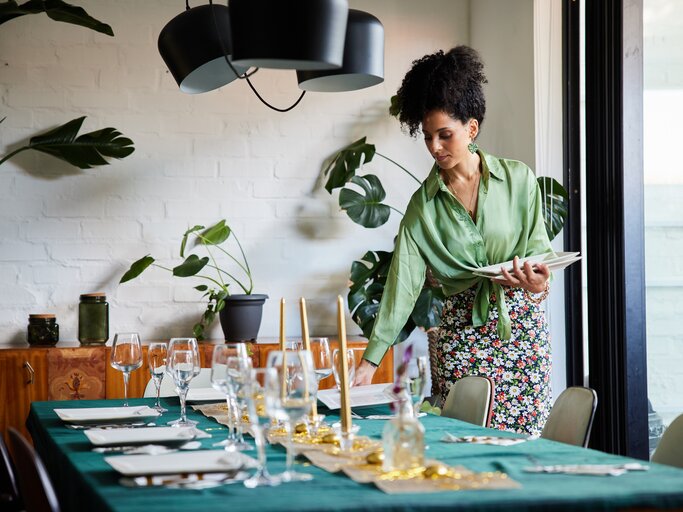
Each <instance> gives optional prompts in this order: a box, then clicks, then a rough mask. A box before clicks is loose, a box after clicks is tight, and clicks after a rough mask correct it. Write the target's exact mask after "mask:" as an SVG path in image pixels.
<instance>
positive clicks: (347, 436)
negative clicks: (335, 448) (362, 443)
mask: <svg viewBox="0 0 683 512" xmlns="http://www.w3.org/2000/svg"><path fill="white" fill-rule="evenodd" d="M355 437H356V434H354V433H353V432H341V433H340V434H339V449H340V450H341V451H342V452H350V451H353V441H354V439H355Z"/></svg>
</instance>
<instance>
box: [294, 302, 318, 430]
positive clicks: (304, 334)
mask: <svg viewBox="0 0 683 512" xmlns="http://www.w3.org/2000/svg"><path fill="white" fill-rule="evenodd" d="M299 312H300V313H301V338H302V339H303V341H304V350H308V351H309V352H310V353H311V357H313V351H312V350H311V338H310V337H309V335H308V315H307V314H306V299H304V298H303V297H301V298H300V299H299ZM313 366H315V358H314V364H313ZM313 370H315V368H313ZM317 415H318V404H317V403H316V400H313V403H312V404H311V417H315V416H317Z"/></svg>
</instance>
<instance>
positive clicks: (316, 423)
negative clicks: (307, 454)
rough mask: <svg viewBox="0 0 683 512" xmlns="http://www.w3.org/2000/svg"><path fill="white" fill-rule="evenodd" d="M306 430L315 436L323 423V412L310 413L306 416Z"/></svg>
mask: <svg viewBox="0 0 683 512" xmlns="http://www.w3.org/2000/svg"><path fill="white" fill-rule="evenodd" d="M307 423H308V432H309V434H310V435H311V437H316V436H317V435H318V432H319V431H320V427H322V426H323V425H324V424H325V415H324V414H311V415H309V416H308V418H307Z"/></svg>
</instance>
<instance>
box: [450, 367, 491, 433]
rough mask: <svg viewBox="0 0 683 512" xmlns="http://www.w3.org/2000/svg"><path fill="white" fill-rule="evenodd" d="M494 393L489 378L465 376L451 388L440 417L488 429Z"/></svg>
mask: <svg viewBox="0 0 683 512" xmlns="http://www.w3.org/2000/svg"><path fill="white" fill-rule="evenodd" d="M494 392H495V385H494V383H493V380H492V379H491V378H490V377H486V376H483V375H467V376H466V377H463V378H462V379H460V380H457V381H456V382H455V383H454V384H453V385H452V386H451V389H450V390H449V391H448V396H446V401H445V402H444V404H443V407H442V408H441V416H446V417H448V418H455V419H458V420H462V421H466V422H467V423H474V424H475V425H480V426H482V427H488V426H489V424H490V423H491V417H492V416H493V402H494V399H493V396H494Z"/></svg>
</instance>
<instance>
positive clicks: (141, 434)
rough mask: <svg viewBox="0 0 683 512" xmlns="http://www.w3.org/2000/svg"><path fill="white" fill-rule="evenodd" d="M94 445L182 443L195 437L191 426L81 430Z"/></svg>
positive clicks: (195, 433)
mask: <svg viewBox="0 0 683 512" xmlns="http://www.w3.org/2000/svg"><path fill="white" fill-rule="evenodd" d="M83 433H84V434H85V435H86V436H87V437H88V439H89V440H90V442H91V443H92V444H93V445H95V446H115V445H117V444H145V443H162V444H163V443H184V442H186V441H191V440H192V439H194V438H195V437H197V431H196V430H195V428H194V427H191V428H175V427H143V428H115V429H101V428H93V429H90V430H85V431H84V432H83Z"/></svg>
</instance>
